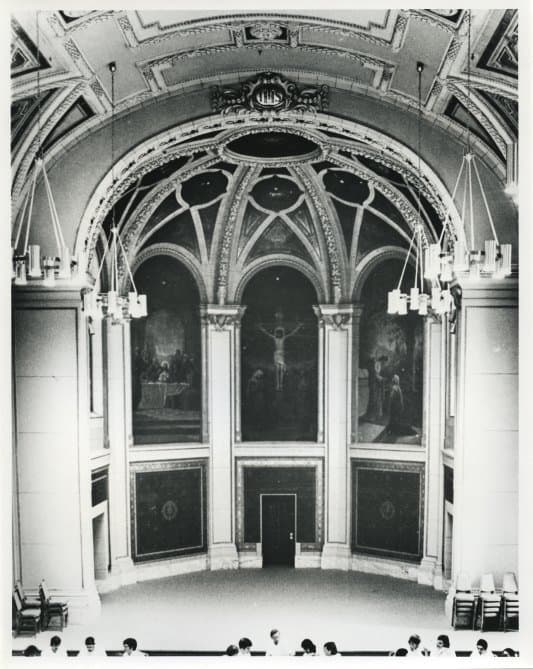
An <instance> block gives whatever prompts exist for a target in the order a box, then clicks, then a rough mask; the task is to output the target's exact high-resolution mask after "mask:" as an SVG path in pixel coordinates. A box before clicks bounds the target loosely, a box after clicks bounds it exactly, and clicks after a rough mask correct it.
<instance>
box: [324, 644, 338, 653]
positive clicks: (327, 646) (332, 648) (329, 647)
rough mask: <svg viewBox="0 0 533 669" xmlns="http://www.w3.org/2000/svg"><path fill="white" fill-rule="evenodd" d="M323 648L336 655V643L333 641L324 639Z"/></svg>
mask: <svg viewBox="0 0 533 669" xmlns="http://www.w3.org/2000/svg"><path fill="white" fill-rule="evenodd" d="M324 648H325V649H326V650H327V651H329V652H330V653H331V655H337V653H338V651H337V644H336V643H335V642H334V641H326V643H325V644H324Z"/></svg>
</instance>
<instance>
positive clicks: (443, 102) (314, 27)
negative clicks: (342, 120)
mask: <svg viewBox="0 0 533 669" xmlns="http://www.w3.org/2000/svg"><path fill="white" fill-rule="evenodd" d="M467 24H468V14H467V12H466V11H465V10H453V9H450V10H399V9H395V10H384V9H375V10H364V11H363V10H359V11H346V10H340V11H329V12H328V11H315V10H313V11H299V12H298V14H293V13H287V12H279V11H278V12H276V13H272V12H265V13H261V12H242V13H229V12H219V13H216V14H215V13H214V12H207V11H196V12H194V11H152V10H128V11H85V12H84V11H73V10H72V11H67V10H63V11H41V12H39V13H38V16H37V15H36V13H35V12H15V13H14V15H13V17H12V46H11V73H12V94H13V100H12V147H13V157H14V166H15V167H17V165H18V163H20V161H21V158H22V156H23V155H24V153H25V152H26V151H28V150H31V140H32V139H35V136H34V133H35V132H36V119H37V110H38V109H39V108H40V110H41V117H42V121H41V126H42V128H41V133H42V140H43V141H44V145H45V148H47V149H49V148H51V147H52V146H54V145H57V144H58V143H61V144H62V145H65V144H66V143H68V141H69V139H74V138H75V137H76V136H77V134H78V133H79V132H83V131H84V130H87V129H89V128H92V127H94V126H95V125H98V124H99V123H101V122H102V121H105V120H106V119H107V117H108V116H109V113H110V107H111V91H110V73H109V70H108V63H109V62H110V61H115V62H116V63H117V78H116V101H117V110H121V111H125V110H127V109H130V108H134V107H135V106H138V105H140V104H145V103H147V102H149V101H152V100H153V99H154V98H157V97H163V96H168V95H172V94H179V93H180V92H183V91H185V90H186V89H193V88H198V87H200V88H205V89H207V90H209V88H210V87H212V86H214V85H226V84H234V83H236V82H239V81H242V80H244V79H246V78H248V77H249V76H251V75H252V74H255V73H257V72H261V71H275V72H278V71H279V72H282V73H283V74H284V75H285V76H287V77H290V78H292V79H294V80H296V81H300V82H304V83H306V84H317V83H318V84H326V85H328V86H329V87H330V88H331V89H339V90H349V91H356V92H357V93H360V94H364V95H366V96H376V97H379V98H380V99H381V100H385V101H386V102H387V103H390V104H391V105H393V106H400V107H406V106H407V107H409V106H411V107H412V106H413V105H415V104H416V99H417V79H416V75H415V74H414V72H415V70H414V67H415V63H416V62H417V61H422V62H423V63H424V65H425V69H424V72H423V76H422V98H423V108H424V114H425V115H426V116H428V117H431V118H432V119H433V120H435V119H437V120H438V122H440V123H442V124H444V125H446V126H447V127H449V128H451V129H455V130H456V132H458V133H460V132H461V131H462V129H464V127H465V126H466V125H469V126H470V128H471V130H472V131H473V133H475V135H476V136H477V137H479V139H480V141H481V142H483V144H484V145H485V146H486V149H487V151H490V152H491V153H493V154H494V157H495V158H496V159H499V160H501V161H505V159H506V147H507V146H508V145H509V144H510V143H512V141H514V140H515V139H516V133H517V121H518V102H517V75H518V47H517V35H518V32H517V31H518V15H517V11H516V10H493V11H485V10H474V11H473V13H472V47H473V58H472V82H473V87H472V93H471V96H470V100H468V98H467V95H466V92H467V91H466V85H465V84H466V72H465V68H466V37H467Z"/></svg>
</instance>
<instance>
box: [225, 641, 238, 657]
mask: <svg viewBox="0 0 533 669" xmlns="http://www.w3.org/2000/svg"><path fill="white" fill-rule="evenodd" d="M238 652H239V649H238V648H237V646H236V645H235V644H234V643H232V644H230V645H229V646H228V647H227V648H226V655H237V653H238Z"/></svg>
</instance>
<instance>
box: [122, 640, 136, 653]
mask: <svg viewBox="0 0 533 669" xmlns="http://www.w3.org/2000/svg"><path fill="white" fill-rule="evenodd" d="M122 646H123V648H124V653H125V654H126V655H131V654H132V653H133V651H134V650H137V640H136V639H133V638H132V637H128V638H127V639H124V641H123V642H122Z"/></svg>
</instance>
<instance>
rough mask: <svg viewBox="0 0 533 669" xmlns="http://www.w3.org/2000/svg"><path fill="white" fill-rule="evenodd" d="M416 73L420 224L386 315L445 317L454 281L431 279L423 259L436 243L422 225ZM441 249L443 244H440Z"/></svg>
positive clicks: (421, 67)
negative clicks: (405, 287)
mask: <svg viewBox="0 0 533 669" xmlns="http://www.w3.org/2000/svg"><path fill="white" fill-rule="evenodd" d="M416 71H417V73H418V122H417V162H418V184H419V185H418V193H417V203H418V212H417V223H416V224H415V226H414V228H413V235H412V237H411V242H410V244H409V249H408V251H407V254H406V256H405V261H404V264H403V267H402V271H401V274H400V280H399V281H398V285H397V286H396V288H394V289H393V290H391V291H389V294H388V300H387V313H389V314H395V315H398V316H405V315H406V314H407V313H408V312H409V311H412V312H416V313H418V314H419V315H420V316H427V315H428V314H429V310H430V309H431V310H432V311H434V312H436V313H438V314H445V313H448V312H450V311H451V310H452V309H453V307H454V303H453V299H452V295H451V292H450V290H449V288H448V287H447V282H448V281H450V280H451V278H450V279H446V278H445V277H439V275H438V274H435V276H432V277H428V276H427V271H426V272H425V271H424V260H425V259H427V251H428V248H432V247H433V246H435V245H433V244H431V245H428V243H427V239H426V236H425V234H424V226H423V224H422V215H421V199H420V184H421V183H422V169H421V166H420V146H421V137H422V133H421V127H422V72H423V71H424V63H422V62H420V61H419V62H417V64H416ZM437 246H440V245H437ZM413 253H414V258H415V275H414V280H413V285H412V286H411V288H410V289H409V292H406V293H404V292H402V284H403V280H404V277H405V272H406V270H407V264H408V263H409V259H410V258H411V256H412V254H413ZM424 278H426V279H428V278H429V279H430V283H431V295H429V294H427V293H425V292H424Z"/></svg>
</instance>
